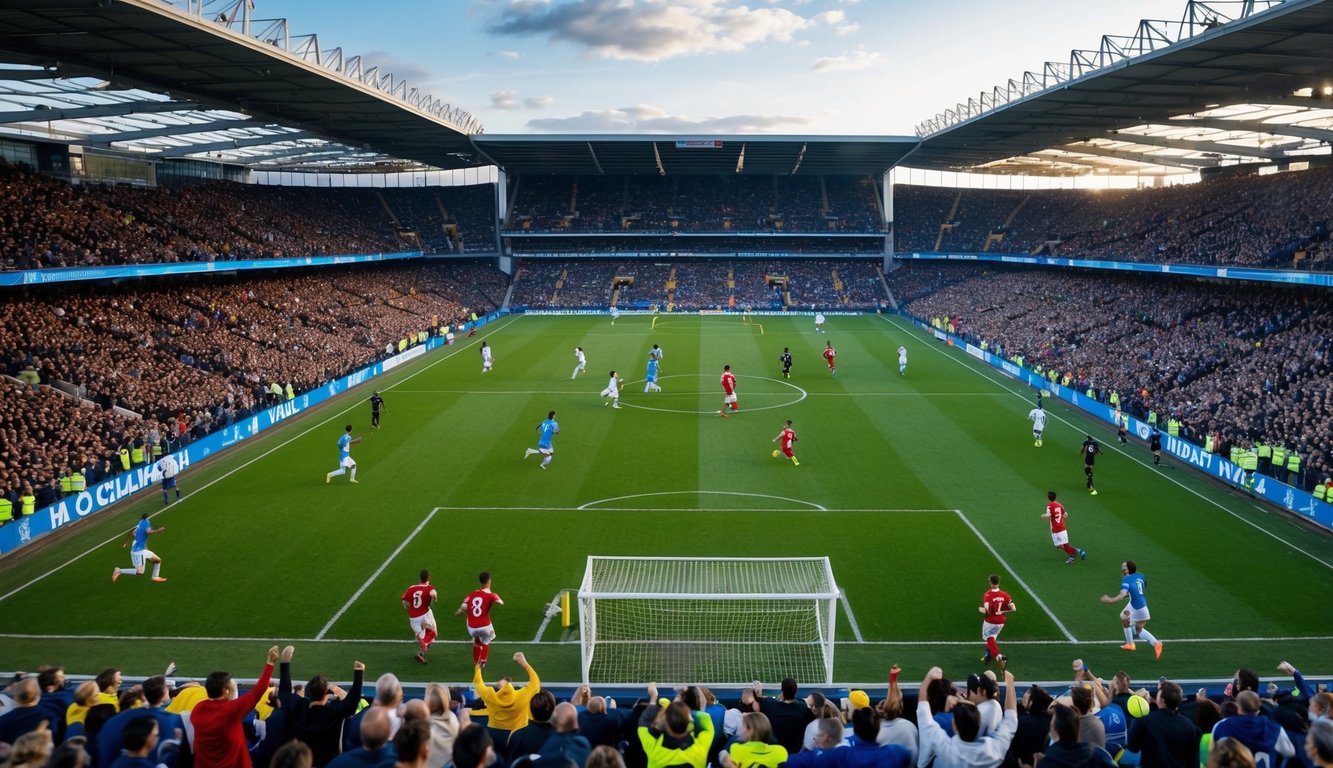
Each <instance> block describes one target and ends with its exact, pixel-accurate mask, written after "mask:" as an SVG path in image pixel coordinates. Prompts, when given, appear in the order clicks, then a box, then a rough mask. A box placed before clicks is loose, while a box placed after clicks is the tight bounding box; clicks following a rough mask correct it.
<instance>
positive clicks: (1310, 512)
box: [907, 315, 1333, 530]
mask: <svg viewBox="0 0 1333 768" xmlns="http://www.w3.org/2000/svg"><path fill="white" fill-rule="evenodd" d="M907 317H908V319H909V320H911V321H912V323H913V324H915V325H917V326H918V327H920V328H921V329H922V330H924V331H926V332H927V333H930V334H932V335H934V337H935V338H936V339H939V340H940V341H944V342H952V343H953V345H954V346H955V347H958V348H959V349H962V350H964V351H966V352H967V354H969V355H971V356H972V357H975V358H976V359H978V360H981V361H982V362H984V363H986V364H987V365H990V366H991V367H993V368H995V369H997V370H999V371H1000V372H1001V373H1003V374H1004V375H1006V376H1008V377H1009V378H1011V379H1014V380H1015V381H1018V382H1021V383H1022V384H1025V385H1026V386H1028V387H1031V388H1033V389H1040V390H1045V391H1047V392H1050V393H1051V396H1053V397H1055V398H1058V399H1059V400H1061V401H1063V402H1065V403H1068V404H1069V405H1072V406H1074V407H1075V408H1078V409H1079V410H1081V411H1083V412H1084V413H1086V414H1088V415H1089V416H1092V417H1093V418H1095V419H1097V420H1099V421H1101V422H1104V423H1106V424H1112V425H1113V424H1115V409H1114V408H1111V407H1110V406H1108V405H1106V404H1104V403H1102V402H1099V401H1097V400H1096V399H1093V398H1090V397H1088V396H1087V395H1086V394H1084V393H1082V392H1078V391H1076V390H1073V389H1070V388H1068V387H1064V386H1061V385H1060V384H1057V383H1055V382H1052V381H1050V380H1048V379H1046V378H1045V377H1043V376H1039V375H1038V374H1036V373H1034V372H1032V371H1030V370H1028V369H1026V368H1022V367H1020V366H1018V365H1016V364H1014V363H1012V362H1010V361H1008V360H1005V359H1003V358H1000V357H998V356H996V355H994V354H992V353H991V352H988V351H983V350H982V349H981V348H980V347H977V346H975V345H973V344H969V343H967V342H966V341H964V340H963V339H961V338H959V337H957V336H954V335H952V334H949V333H945V332H944V331H941V330H939V329H937V328H934V327H932V326H931V325H930V324H929V323H927V322H925V321H923V320H920V319H918V318H915V317H912V316H910V315H908V316H907ZM1124 415H1125V416H1127V417H1128V418H1129V431H1130V432H1131V433H1132V434H1134V435H1135V436H1137V437H1138V438H1139V439H1141V440H1147V439H1148V435H1149V434H1150V433H1151V431H1152V427H1151V426H1149V424H1148V423H1147V422H1146V421H1142V420H1140V419H1137V418H1135V417H1133V416H1129V414H1124ZM1161 434H1162V453H1165V454H1169V455H1171V456H1174V457H1176V458H1177V459H1179V460H1180V461H1182V462H1184V463H1185V464H1188V465H1189V466H1191V467H1193V468H1194V469H1196V470H1198V471H1199V472H1202V473H1203V474H1205V475H1207V476H1209V477H1212V478H1214V479H1217V480H1220V481H1222V482H1224V483H1226V484H1227V485H1230V486H1232V487H1234V488H1236V489H1238V490H1240V491H1242V492H1244V493H1248V494H1250V495H1252V496H1254V497H1255V498H1258V499H1262V500H1264V501H1266V502H1268V503H1270V504H1273V505H1275V506H1277V507H1280V508H1282V509H1285V510H1287V511H1288V512H1290V513H1292V514H1296V515H1300V516H1301V517H1304V518H1306V519H1308V520H1310V521H1312V522H1314V523H1317V524H1318V525H1320V526H1321V527H1323V528H1325V529H1329V530H1333V505H1330V504H1328V503H1327V502H1323V501H1319V500H1318V499H1316V498H1315V497H1314V496H1313V495H1311V494H1309V493H1307V492H1305V491H1302V490H1300V489H1298V488H1293V487H1291V486H1290V485H1287V484H1286V483H1282V482H1279V481H1277V480H1275V479H1274V478H1271V477H1268V476H1267V475H1261V474H1259V473H1257V472H1256V473H1254V477H1253V481H1254V484H1253V485H1252V486H1251V485H1250V484H1249V482H1248V479H1247V477H1246V474H1245V470H1243V469H1241V468H1240V466H1238V465H1237V464H1235V463H1233V462H1231V461H1230V460H1228V459H1225V458H1223V457H1221V456H1218V455H1217V454H1215V453H1209V452H1207V451H1205V450H1204V449H1203V448H1202V447H1201V446H1198V445H1195V444H1194V443H1191V442H1190V441H1188V440H1184V439H1182V438H1179V437H1172V436H1171V435H1168V434H1167V433H1166V432H1165V431H1163V432H1162V433H1161Z"/></svg>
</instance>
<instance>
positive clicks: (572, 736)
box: [537, 701, 592, 766]
mask: <svg viewBox="0 0 1333 768" xmlns="http://www.w3.org/2000/svg"><path fill="white" fill-rule="evenodd" d="M551 727H552V728H553V729H554V733H552V734H551V735H550V737H548V738H547V739H546V743H545V744H543V745H542V747H541V749H540V750H538V751H537V754H538V755H540V756H541V757H540V759H539V760H537V764H538V766H544V765H547V764H552V763H558V762H559V761H560V758H564V759H567V760H569V761H570V762H572V763H573V764H574V765H578V766H581V765H585V764H586V763H587V762H588V756H589V755H591V754H592V745H591V744H589V743H588V740H587V739H585V738H584V737H583V736H581V735H580V734H579V713H578V709H577V708H576V707H575V706H574V705H573V704H570V703H569V702H567V701H566V702H561V703H560V704H557V705H556V706H555V711H554V712H553V713H552V714H551Z"/></svg>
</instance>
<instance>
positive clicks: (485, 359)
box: [481, 341, 495, 373]
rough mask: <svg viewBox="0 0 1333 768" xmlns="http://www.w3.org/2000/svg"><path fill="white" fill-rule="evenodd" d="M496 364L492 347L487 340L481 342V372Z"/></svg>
mask: <svg viewBox="0 0 1333 768" xmlns="http://www.w3.org/2000/svg"><path fill="white" fill-rule="evenodd" d="M494 364H495V358H494V357H493V356H492V355H491V348H490V347H489V346H488V345H487V344H486V342H484V341H483V342H482V343H481V372H482V373H485V372H487V371H489V370H490V369H491V366H492V365H494Z"/></svg>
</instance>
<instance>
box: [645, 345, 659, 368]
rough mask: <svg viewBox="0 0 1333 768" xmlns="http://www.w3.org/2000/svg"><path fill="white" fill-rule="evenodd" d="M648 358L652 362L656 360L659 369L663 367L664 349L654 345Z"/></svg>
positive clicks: (649, 351)
mask: <svg viewBox="0 0 1333 768" xmlns="http://www.w3.org/2000/svg"><path fill="white" fill-rule="evenodd" d="M648 357H649V359H651V360H656V361H657V367H658V368H659V369H660V368H661V367H662V348H661V347H659V346H657V345H656V344H654V345H653V348H652V349H650V350H648Z"/></svg>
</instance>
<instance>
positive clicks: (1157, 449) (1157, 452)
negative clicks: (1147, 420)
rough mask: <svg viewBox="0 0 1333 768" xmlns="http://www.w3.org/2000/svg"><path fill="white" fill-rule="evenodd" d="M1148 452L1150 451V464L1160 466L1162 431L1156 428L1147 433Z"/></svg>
mask: <svg viewBox="0 0 1333 768" xmlns="http://www.w3.org/2000/svg"><path fill="white" fill-rule="evenodd" d="M1148 450H1150V451H1152V463H1153V466H1155V467H1160V466H1161V465H1162V431H1161V430H1159V429H1158V428H1157V427H1153V428H1152V432H1150V433H1148Z"/></svg>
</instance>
